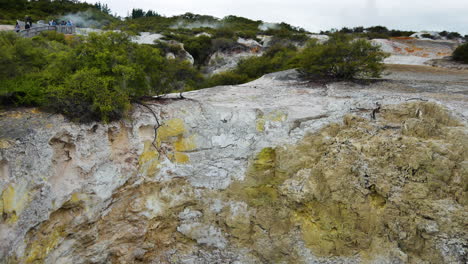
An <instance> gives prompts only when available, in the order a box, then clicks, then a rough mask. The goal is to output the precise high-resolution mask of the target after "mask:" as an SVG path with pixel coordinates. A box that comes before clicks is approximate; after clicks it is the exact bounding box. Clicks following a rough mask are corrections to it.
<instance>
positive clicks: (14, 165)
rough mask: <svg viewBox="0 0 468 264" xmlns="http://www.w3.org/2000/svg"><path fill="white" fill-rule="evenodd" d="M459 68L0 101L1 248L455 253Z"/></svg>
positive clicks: (12, 253) (462, 237)
mask: <svg viewBox="0 0 468 264" xmlns="http://www.w3.org/2000/svg"><path fill="white" fill-rule="evenodd" d="M467 76H468V72H466V71H463V70H457V71H452V70H448V69H435V68H430V67H424V66H390V68H389V72H388V75H386V76H384V80H381V81H375V82H371V83H367V84H359V83H349V82H335V83H328V84H322V83H314V82H308V81H301V80H299V78H298V74H297V73H296V72H295V71H285V72H279V73H274V74H270V75H266V76H264V77H262V78H260V79H258V80H256V81H254V82H251V83H247V84H243V85H238V86H222V87H214V88H209V89H204V90H199V91H193V92H188V93H184V97H186V98H187V99H184V100H177V99H171V96H168V98H166V99H163V100H159V101H153V102H147V105H148V106H149V107H151V109H152V110H153V111H154V112H155V114H156V115H157V117H158V118H159V121H160V122H161V124H162V126H161V127H160V128H158V129H157V134H155V130H154V127H155V125H156V120H155V119H154V116H153V114H152V113H151V112H150V111H148V109H146V108H145V107H142V106H138V105H136V106H135V107H134V109H133V112H132V113H131V116H130V117H129V118H127V119H125V120H122V121H120V122H114V123H109V124H102V123H91V124H75V123H71V122H69V121H67V120H65V119H64V118H63V117H62V116H59V115H50V114H47V113H42V112H39V111H37V110H36V109H16V110H11V111H4V112H1V113H0V115H1V117H0V213H1V216H2V217H1V218H0V241H1V243H0V263H466V261H467V258H466V256H467V255H468V252H467V248H468V234H467V230H466V219H468V210H467V206H468V195H467V189H466V186H467V184H468V163H467V155H468V135H467V134H468V130H467V129H466V125H467V116H468V107H467V105H468V104H467V101H468V77H467Z"/></svg>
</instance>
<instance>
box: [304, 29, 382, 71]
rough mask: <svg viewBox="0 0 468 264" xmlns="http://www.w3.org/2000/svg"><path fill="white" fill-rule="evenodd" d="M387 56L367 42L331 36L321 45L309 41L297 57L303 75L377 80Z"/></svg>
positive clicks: (347, 37) (343, 36) (337, 35)
mask: <svg viewBox="0 0 468 264" xmlns="http://www.w3.org/2000/svg"><path fill="white" fill-rule="evenodd" d="M387 56H388V55H387V54H386V53H384V52H382V51H381V50H380V47H378V46H374V45H372V44H371V43H370V42H368V41H367V40H363V39H356V40H353V39H351V38H350V37H349V36H346V35H342V34H335V35H332V36H331V38H330V40H329V41H328V42H326V43H325V44H323V45H320V44H317V42H312V43H311V44H310V45H308V47H306V48H305V49H304V51H303V52H302V53H301V54H300V57H299V60H300V62H299V65H300V70H301V71H302V72H303V73H304V74H305V75H307V76H316V77H322V78H336V79H354V78H369V77H374V78H377V77H380V76H381V73H382V71H383V70H384V64H383V60H384V59H385V58H386V57H387Z"/></svg>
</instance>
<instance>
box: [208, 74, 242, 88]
mask: <svg viewBox="0 0 468 264" xmlns="http://www.w3.org/2000/svg"><path fill="white" fill-rule="evenodd" d="M248 81H249V77H248V76H247V75H245V74H239V73H236V72H234V71H227V72H222V73H218V74H214V75H213V76H211V77H210V78H208V79H207V80H206V81H205V83H204V84H203V85H202V87H214V86H219V85H235V84H241V83H246V82H248Z"/></svg>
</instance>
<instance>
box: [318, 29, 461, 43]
mask: <svg viewBox="0 0 468 264" xmlns="http://www.w3.org/2000/svg"><path fill="white" fill-rule="evenodd" d="M336 32H338V33H344V34H354V35H356V36H361V37H367V38H368V39H376V38H392V37H409V36H411V35H413V34H414V33H416V31H406V30H395V29H388V28H387V27H384V26H372V27H366V28H365V27H362V26H360V27H354V28H348V27H343V28H342V29H332V30H327V31H321V32H320V34H326V35H330V34H333V33H336ZM438 34H439V35H440V36H441V37H445V38H447V39H451V40H453V39H459V38H465V39H466V40H468V35H465V36H464V37H463V36H462V35H461V34H460V33H458V32H448V31H441V32H438ZM422 36H423V37H425V38H430V39H434V36H432V35H431V34H423V35H422Z"/></svg>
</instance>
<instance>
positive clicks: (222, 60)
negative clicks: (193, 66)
mask: <svg viewBox="0 0 468 264" xmlns="http://www.w3.org/2000/svg"><path fill="white" fill-rule="evenodd" d="M262 54H263V47H262V46H261V45H260V44H259V43H258V42H257V41H255V40H252V39H243V38H239V39H238V40H237V42H236V43H234V44H231V46H230V47H228V48H223V49H221V50H218V51H216V52H214V53H213V54H211V56H210V58H209V60H208V65H207V67H206V71H207V73H208V74H217V73H221V72H225V71H229V70H232V69H234V68H236V67H237V64H239V62H240V61H241V60H243V59H246V58H249V57H254V56H261V55H262Z"/></svg>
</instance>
